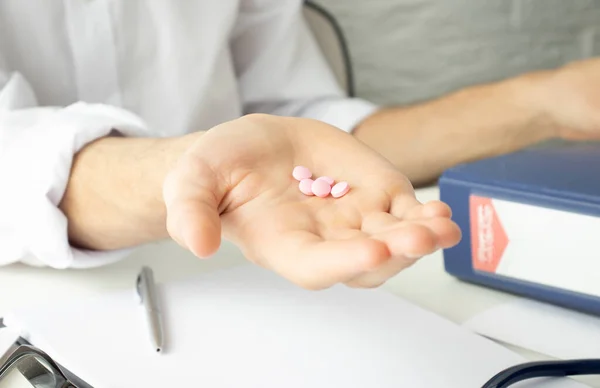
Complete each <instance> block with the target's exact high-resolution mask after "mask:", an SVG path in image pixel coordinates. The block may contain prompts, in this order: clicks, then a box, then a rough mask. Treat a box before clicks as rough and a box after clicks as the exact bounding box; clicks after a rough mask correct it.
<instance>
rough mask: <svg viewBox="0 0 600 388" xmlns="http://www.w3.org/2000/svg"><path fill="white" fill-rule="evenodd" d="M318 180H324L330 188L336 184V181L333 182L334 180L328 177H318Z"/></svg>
mask: <svg viewBox="0 0 600 388" xmlns="http://www.w3.org/2000/svg"><path fill="white" fill-rule="evenodd" d="M317 179H323V180H324V181H325V182H327V184H328V185H329V186H331V185H333V182H335V181H334V180H333V178H331V177H328V176H320V177H318V178H317Z"/></svg>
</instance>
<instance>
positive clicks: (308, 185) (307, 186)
mask: <svg viewBox="0 0 600 388" xmlns="http://www.w3.org/2000/svg"><path fill="white" fill-rule="evenodd" d="M312 184H313V180H312V179H302V180H301V181H300V183H299V184H298V188H299V189H300V192H301V193H302V194H305V195H314V193H313V192H312Z"/></svg>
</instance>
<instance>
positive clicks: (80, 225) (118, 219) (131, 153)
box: [60, 133, 201, 250]
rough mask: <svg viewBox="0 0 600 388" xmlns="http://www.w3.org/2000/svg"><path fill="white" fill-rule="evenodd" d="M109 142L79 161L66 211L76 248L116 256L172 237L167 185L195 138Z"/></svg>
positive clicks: (83, 154)
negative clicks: (165, 198) (123, 250)
mask: <svg viewBox="0 0 600 388" xmlns="http://www.w3.org/2000/svg"><path fill="white" fill-rule="evenodd" d="M197 136H201V133H197V134H192V135H188V136H184V137H177V138H166V139H149V138H124V137H106V138H102V139H99V140H97V141H95V142H93V143H91V144H89V145H88V146H86V147H85V148H83V149H82V150H81V151H80V152H79V153H78V154H77V155H76V156H75V158H74V161H73V167H72V169H71V176H70V179H69V183H68V186H67V190H66V193H65V195H64V197H63V199H62V202H61V204H60V209H61V210H62V211H63V212H64V213H65V215H66V217H67V219H68V225H69V228H68V231H69V239H70V241H71V243H72V244H73V245H75V246H78V247H81V248H86V249H94V250H112V249H121V248H127V247H131V246H135V245H139V244H143V243H147V242H151V241H155V240H159V239H163V238H166V237H168V234H167V231H166V227H165V218H166V215H165V205H164V203H163V200H162V183H163V180H164V177H165V176H166V174H167V172H168V170H169V169H170V168H171V167H172V166H173V165H174V164H175V163H176V161H177V159H178V157H179V156H180V155H181V154H182V153H183V152H185V150H186V149H187V147H188V146H189V145H190V144H191V142H192V141H193V139H194V137H197Z"/></svg>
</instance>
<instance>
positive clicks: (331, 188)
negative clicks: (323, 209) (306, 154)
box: [292, 166, 350, 198]
mask: <svg viewBox="0 0 600 388" xmlns="http://www.w3.org/2000/svg"><path fill="white" fill-rule="evenodd" d="M312 175H313V174H312V172H311V171H310V170H309V169H308V168H306V167H304V166H296V167H294V171H292V176H293V177H294V179H296V180H297V181H299V182H300V183H299V184H298V188H299V189H300V192H302V194H304V195H316V196H317V197H321V198H325V197H327V196H328V195H329V194H331V196H332V197H333V198H340V197H343V196H344V195H346V193H347V192H348V191H349V190H350V186H349V185H348V183H347V182H338V183H335V180H334V179H333V178H330V177H328V176H322V177H319V178H317V179H315V180H313V179H312ZM334 183H335V184H334Z"/></svg>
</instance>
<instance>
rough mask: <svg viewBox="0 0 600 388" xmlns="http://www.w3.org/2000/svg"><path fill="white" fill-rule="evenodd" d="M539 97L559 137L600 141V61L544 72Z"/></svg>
mask: <svg viewBox="0 0 600 388" xmlns="http://www.w3.org/2000/svg"><path fill="white" fill-rule="evenodd" d="M536 78H537V79H539V80H541V81H542V82H541V84H542V87H541V88H539V89H538V92H539V93H538V94H537V95H536V96H537V98H538V99H539V100H540V101H541V110H542V111H543V112H544V116H545V117H546V118H547V119H548V120H547V121H546V122H547V123H548V124H549V125H550V126H552V130H553V131H554V133H555V134H556V136H557V137H560V138H563V139H565V140H596V139H600V58H593V59H588V60H583V61H578V62H573V63H571V64H568V65H566V66H564V67H562V68H559V69H557V70H554V71H549V72H542V73H540V74H539V77H538V76H536Z"/></svg>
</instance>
